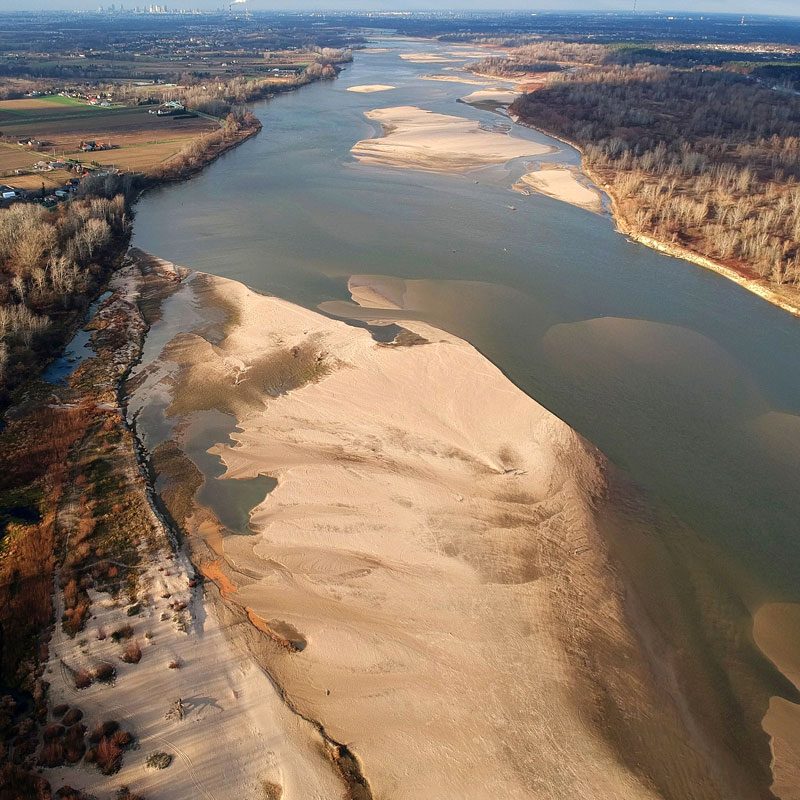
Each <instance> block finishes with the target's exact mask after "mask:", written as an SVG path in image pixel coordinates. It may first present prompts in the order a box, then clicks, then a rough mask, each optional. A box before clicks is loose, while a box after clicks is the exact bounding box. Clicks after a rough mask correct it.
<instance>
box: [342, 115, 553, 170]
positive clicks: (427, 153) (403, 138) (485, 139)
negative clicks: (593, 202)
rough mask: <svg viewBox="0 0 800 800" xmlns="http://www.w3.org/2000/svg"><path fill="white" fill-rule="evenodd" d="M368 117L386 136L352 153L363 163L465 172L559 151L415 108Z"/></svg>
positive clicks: (359, 144) (360, 144)
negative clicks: (380, 127) (514, 159)
mask: <svg viewBox="0 0 800 800" xmlns="http://www.w3.org/2000/svg"><path fill="white" fill-rule="evenodd" d="M366 116H367V117H368V118H369V119H372V120H375V121H376V122H380V123H381V126H382V128H383V136H381V137H379V138H375V139H362V140H361V141H360V142H357V143H356V144H355V145H354V146H353V147H352V149H351V151H350V152H351V153H352V154H353V156H355V158H356V159H357V160H358V161H360V162H362V163H364V164H375V165H379V166H390V167H410V168H413V169H424V170H430V171H437V172H445V171H463V170H468V169H475V168H478V167H484V166H488V165H490V164H503V163H505V162H506V161H509V160H510V159H512V158H518V157H520V156H531V155H542V154H544V153H550V152H554V151H555V150H556V148H554V147H549V146H548V145H543V144H539V143H538V142H531V141H528V140H525V139H518V138H516V137H513V136H510V135H508V133H506V132H505V131H501V130H487V129H485V128H482V127H481V125H480V123H479V122H477V121H475V120H471V119H465V118H464V117H456V116H451V115H449V114H437V113H434V112H432V111H424V110H423V109H421V108H417V107H416V106H395V107H392V108H379V109H375V110H374V111H367V112H366Z"/></svg>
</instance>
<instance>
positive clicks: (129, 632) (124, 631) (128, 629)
mask: <svg viewBox="0 0 800 800" xmlns="http://www.w3.org/2000/svg"><path fill="white" fill-rule="evenodd" d="M131 636H133V626H131V625H123V626H122V627H121V628H117V630H115V631H114V633H112V634H111V639H112V641H115V642H119V641H120V640H122V639H130V638H131Z"/></svg>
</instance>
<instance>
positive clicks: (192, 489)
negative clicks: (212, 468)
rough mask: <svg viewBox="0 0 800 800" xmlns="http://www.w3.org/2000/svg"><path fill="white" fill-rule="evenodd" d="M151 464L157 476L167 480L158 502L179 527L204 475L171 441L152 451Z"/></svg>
mask: <svg viewBox="0 0 800 800" xmlns="http://www.w3.org/2000/svg"><path fill="white" fill-rule="evenodd" d="M150 463H151V464H152V467H153V470H154V471H155V472H156V474H157V475H160V476H163V477H164V478H165V479H166V486H165V487H164V488H163V489H162V490H161V492H160V495H161V499H162V500H163V501H164V505H166V507H167V511H169V513H170V516H171V517H172V519H173V520H175V522H176V523H177V524H178V525H179V526H181V527H182V526H183V524H184V523H185V521H186V518H187V517H188V516H189V515H190V514H191V510H192V501H193V500H194V496H195V493H196V492H197V490H198V489H199V488H200V487H201V486H202V484H203V473H202V472H200V470H199V469H198V468H197V467H196V466H195V464H194V462H193V461H192V460H191V459H190V458H188V457H187V456H186V455H185V454H184V453H183V451H182V450H181V449H180V447H178V444H177V443H176V442H174V441H172V440H169V441H166V442H162V443H161V444H160V445H159V446H158V447H156V449H155V450H153V452H152V455H151V462H150Z"/></svg>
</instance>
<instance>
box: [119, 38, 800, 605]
mask: <svg viewBox="0 0 800 800" xmlns="http://www.w3.org/2000/svg"><path fill="white" fill-rule="evenodd" d="M378 44H379V45H380V46H381V47H385V48H388V50H387V51H386V52H371V53H357V54H356V57H355V61H354V63H353V64H352V65H348V67H347V68H346V69H345V70H344V71H343V72H342V73H341V75H340V76H339V78H338V79H337V80H336V81H329V82H323V83H316V84H313V85H311V86H308V87H304V88H302V89H301V90H299V91H296V92H292V93H287V94H284V95H280V96H278V97H276V98H274V99H273V100H270V101H268V102H263V103H258V104H256V106H255V108H254V111H255V113H256V114H257V116H258V117H259V118H260V119H261V121H262V122H263V125H264V128H263V131H262V132H261V133H260V135H258V136H257V137H255V138H253V139H251V140H249V141H248V142H246V143H245V144H243V145H242V146H240V147H238V148H236V149H235V150H233V151H231V152H230V153H228V154H226V155H224V156H223V157H222V158H220V159H219V160H217V161H216V162H215V163H213V164H212V165H210V166H209V167H208V168H207V169H205V170H204V171H203V172H202V173H201V174H200V175H198V176H197V177H196V178H194V179H192V180H190V181H188V182H186V183H183V184H179V185H171V186H166V187H163V188H161V189H158V190H156V191H153V192H150V193H148V194H147V195H146V196H145V197H144V199H143V200H141V201H140V202H139V204H138V207H137V213H136V224H135V236H134V242H133V243H134V244H135V245H136V246H138V247H140V248H142V249H144V250H147V251H149V252H152V253H154V254H157V255H158V256H160V257H162V258H166V259H169V260H171V261H174V262H176V263H178V264H182V265H185V266H189V267H192V268H196V269H199V270H204V271H207V272H210V273H213V274H217V275H222V276H225V277H229V278H233V279H236V280H239V281H242V282H243V283H246V284H247V285H249V286H251V287H253V288H255V289H258V290H262V291H265V292H268V293H271V294H275V295H278V296H280V297H283V298H285V299H288V300H291V301H293V302H296V303H299V304H301V305H304V306H307V307H309V308H317V307H318V305H319V304H320V303H324V302H326V301H332V300H338V301H346V300H348V299H349V293H348V291H347V281H348V278H350V276H352V275H380V276H386V277H390V278H396V279H401V280H404V281H413V282H414V283H413V284H410V283H409V284H408V286H409V287H410V288H411V289H412V291H409V293H408V296H409V298H412V299H413V305H412V307H411V308H410V309H409V312H408V313H406V314H405V316H406V317H416V318H419V319H423V320H425V321H428V322H430V323H432V324H434V325H436V326H438V327H440V328H443V329H446V330H448V331H450V332H452V333H454V334H457V335H458V336H461V337H463V338H464V339H466V340H468V341H469V342H471V343H472V344H473V345H475V346H476V347H477V348H478V349H479V350H480V351H481V352H483V353H484V354H485V355H486V356H487V357H488V358H490V359H491V360H492V361H493V362H494V363H495V364H497V365H498V366H499V367H500V368H501V369H502V370H503V371H504V372H505V373H506V374H507V375H508V376H509V377H510V378H511V379H512V380H513V381H514V382H515V383H516V384H517V385H518V386H520V387H521V388H522V389H523V390H524V391H525V392H527V393H528V394H529V395H530V396H531V397H533V398H535V399H536V400H537V401H539V402H540V403H542V404H543V405H545V406H546V407H547V408H549V409H550V410H551V411H553V412H554V413H555V414H556V415H557V416H559V417H560V418H562V419H564V420H565V421H566V422H568V423H569V424H570V425H571V426H572V427H574V428H575V429H576V430H578V431H579V432H580V433H581V434H583V435H584V436H585V437H586V438H588V439H589V440H590V441H591V442H593V443H594V444H595V445H597V446H598V447H599V448H600V449H601V450H602V451H603V452H604V453H605V454H606V455H607V456H608V457H609V458H610V459H611V461H612V462H613V463H614V464H615V465H616V466H617V467H618V468H619V469H620V470H621V471H622V472H624V473H626V474H627V476H629V478H630V479H631V480H632V481H633V482H634V483H635V484H636V485H637V486H638V487H640V489H641V490H643V492H644V493H645V495H646V496H647V497H648V498H649V501H650V502H651V503H652V504H654V505H658V506H659V507H663V508H665V509H667V510H668V512H669V514H671V515H674V517H675V518H676V519H677V520H679V521H680V523H681V526H682V527H683V526H685V527H686V528H687V529H689V530H691V531H692V534H693V535H694V536H696V537H697V538H698V541H702V542H707V543H710V544H712V545H713V546H714V547H715V548H716V549H718V550H719V551H720V552H724V553H725V554H726V555H728V556H730V557H731V559H732V560H733V561H734V562H735V563H736V564H737V565H738V567H742V568H743V570H744V572H746V574H747V581H748V583H749V584H751V585H754V586H756V587H757V589H756V593H757V595H758V598H759V600H778V599H782V600H790V601H797V600H800V590H799V589H798V587H800V580H798V579H800V535H798V532H799V530H798V528H799V526H798V520H800V492H798V486H800V369H798V367H800V320H797V319H795V318H793V317H791V316H790V315H789V314H787V313H786V312H783V311H781V310H779V309H777V308H775V307H773V306H771V305H769V304H767V303H766V302H765V301H763V300H761V299H760V298H758V297H756V296H754V295H752V294H750V293H748V292H747V291H745V290H743V289H741V288H740V287H738V286H736V285H734V284H733V283H730V282H728V281H726V280H725V279H724V278H722V277H720V276H718V275H716V274H714V273H712V272H709V271H706V270H704V269H702V268H700V267H697V266H695V265H693V264H689V263H687V262H684V261H681V260H678V259H673V258H669V257H666V256H662V255H659V254H657V253H655V252H653V251H651V250H649V249H647V248H646V247H644V246H642V245H639V244H636V243H632V242H630V241H628V240H626V239H625V238H624V237H623V236H621V235H619V234H618V233H616V232H615V230H614V226H613V222H612V220H611V219H610V218H609V217H608V216H600V215H597V214H592V213H589V212H587V211H584V210H581V209H578V208H575V207H572V206H569V205H566V204H564V203H561V202H559V201H557V200H553V199H550V198H547V197H543V196H535V195H534V196H530V197H521V196H520V195H518V194H515V193H513V192H512V191H511V189H510V186H511V183H512V182H513V180H512V178H513V177H514V176H516V175H518V174H520V173H521V172H522V171H523V168H524V165H523V160H517V161H512V162H510V163H509V164H507V165H505V166H502V167H491V168H487V169H483V170H480V171H476V172H472V173H468V174H465V175H451V174H448V175H441V174H433V173H426V172H421V171H414V170H404V169H390V168H379V167H375V166H370V165H361V164H358V163H356V162H355V161H354V160H353V159H352V157H351V156H350V154H349V151H350V148H351V147H352V145H353V144H354V143H355V142H356V141H358V140H359V139H362V138H366V137H369V136H372V135H377V130H376V126H375V125H373V124H372V123H371V122H370V121H369V120H367V119H366V118H365V117H364V112H365V111H368V110H370V109H373V108H380V107H386V106H395V105H415V106H419V107H421V108H424V109H429V110H432V111H437V112H441V113H448V114H456V115H461V116H465V117H469V118H472V119H478V120H481V121H484V122H486V123H488V124H495V123H496V122H497V121H498V117H497V115H496V114H494V113H492V112H490V111H486V110H481V109H478V108H473V107H471V106H468V105H465V104H464V103H458V102H457V99H458V98H459V97H461V96H463V95H465V94H467V93H469V92H470V91H472V90H473V89H474V88H476V87H474V86H468V85H464V84H460V83H452V82H440V81H429V80H422V76H424V75H428V74H431V73H434V72H435V73H442V71H443V69H444V68H446V67H450V66H453V65H456V66H457V65H458V64H459V63H463V62H464V61H465V60H469V59H465V58H464V57H463V56H462V57H461V58H460V59H459V61H453V62H441V63H411V62H409V61H405V60H402V59H401V58H400V55H399V54H400V53H408V52H434V53H439V54H441V53H445V55H446V52H447V49H448V48H447V47H446V46H444V45H439V44H437V43H433V42H418V41H414V42H403V41H399V40H391V39H390V40H387V41H384V42H380V43H378ZM449 74H450V75H454V74H455V73H454V72H450V73H449ZM371 83H385V84H392V85H394V86H396V87H397V88H396V89H394V90H392V91H387V92H382V93H376V94H360V93H355V92H348V91H346V89H347V87H348V86H354V85H359V84H371ZM512 135H514V136H520V137H525V138H531V139H535V140H537V141H542V142H547V143H549V144H554V145H557V146H558V148H559V151H560V152H558V153H556V154H554V155H552V156H547V157H545V159H548V158H549V159H551V160H555V161H561V162H567V163H573V164H574V163H578V161H579V157H578V154H577V153H576V152H575V151H573V150H572V149H571V148H567V147H566V146H564V145H562V144H560V143H558V142H555V141H554V140H552V139H550V138H549V137H547V136H544V135H542V134H540V133H538V132H535V131H531V130H528V129H525V128H522V127H520V126H514V128H513V131H512ZM512 205H513V206H515V207H516V210H512V209H511V208H509V206H512ZM408 390H409V391H414V387H411V386H410V387H409V388H408Z"/></svg>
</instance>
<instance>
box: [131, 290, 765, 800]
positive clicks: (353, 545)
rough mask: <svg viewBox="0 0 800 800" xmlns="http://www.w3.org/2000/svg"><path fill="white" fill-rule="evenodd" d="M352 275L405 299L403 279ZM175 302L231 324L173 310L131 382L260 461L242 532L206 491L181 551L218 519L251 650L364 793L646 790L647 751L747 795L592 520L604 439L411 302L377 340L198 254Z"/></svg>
mask: <svg viewBox="0 0 800 800" xmlns="http://www.w3.org/2000/svg"><path fill="white" fill-rule="evenodd" d="M351 291H352V296H353V298H354V300H356V301H358V302H360V303H363V304H364V305H368V306H371V307H375V308H377V311H378V313H377V316H380V312H381V311H384V312H385V313H387V314H398V315H399V314H402V304H403V294H402V287H401V286H400V285H399V284H398V285H397V286H395V287H394V288H393V287H392V286H388V285H387V286H382V285H381V284H380V282H374V281H371V280H369V279H362V280H360V281H358V282H355V281H354V282H353V283H352V284H351ZM170 303H171V305H170V313H171V314H172V315H177V317H178V318H180V315H181V314H182V313H184V312H183V311H182V309H198V308H199V309H203V313H204V314H205V313H208V314H210V315H211V318H212V319H218V318H219V312H220V310H224V311H225V314H226V315H227V321H226V322H225V323H224V326H223V328H224V334H223V335H222V336H221V337H220V330H221V329H220V327H219V324H217V325H215V327H214V335H213V336H212V337H211V339H212V341H209V340H208V339H207V338H206V336H207V335H209V334H204V332H203V329H202V328H198V327H197V320H196V319H195V320H194V321H193V322H191V324H188V323H187V324H188V327H187V328H185V329H184V330H182V331H181V332H179V333H178V334H177V336H174V338H173V339H172V341H171V342H170V343H168V344H167V347H166V349H165V350H164V353H163V355H162V357H161V358H160V359H157V360H156V361H154V362H152V363H151V364H150V365H145V367H144V370H145V372H146V373H147V378H146V380H144V381H142V382H141V383H140V386H139V388H138V389H137V392H136V394H135V396H134V401H135V403H137V404H139V407H146V406H147V403H148V398H153V399H159V398H160V397H161V394H162V392H163V390H164V389H166V391H167V392H168V393H169V395H170V396H171V397H172V407H173V411H172V413H177V414H179V415H180V416H179V417H178V419H182V418H187V419H188V418H190V417H191V416H192V415H193V414H195V413H197V410H198V409H200V408H214V407H220V408H223V409H224V410H225V411H226V412H228V413H235V415H236V418H237V421H238V423H237V424H238V429H237V431H236V432H234V433H233V436H232V439H233V441H234V444H233V445H229V444H219V445H217V446H215V447H214V448H212V452H214V453H217V454H219V455H220V456H221V458H222V459H223V462H224V464H225V467H226V473H225V478H227V479H231V478H233V479H247V478H251V477H253V476H255V475H259V474H268V475H271V476H273V477H275V478H276V479H277V487H276V488H275V489H274V490H273V491H272V492H271V493H270V494H269V495H268V496H267V497H266V498H265V499H264V501H263V502H262V503H261V504H260V505H258V506H257V508H256V509H255V511H254V512H253V515H252V527H253V528H254V529H255V531H256V533H255V535H253V536H249V537H248V536H229V535H226V534H225V533H224V531H222V532H220V529H219V524H218V523H216V522H215V521H214V520H213V515H211V517H209V512H208V510H207V509H205V510H204V509H201V508H199V507H196V508H195V512H194V516H193V518H192V520H190V522H189V530H190V532H192V533H193V535H194V536H195V537H198V538H197V542H198V544H197V545H195V549H197V547H199V546H200V544H201V543H202V540H203V538H202V537H208V536H209V534H211V538H207V539H206V541H207V542H208V546H210V547H213V549H214V551H215V554H214V555H213V558H212V560H213V564H214V566H213V568H206V569H204V571H205V573H206V574H207V575H208V576H209V578H211V579H213V580H215V582H217V583H219V584H220V585H221V586H222V587H223V588H224V589H225V594H226V596H227V597H228V600H229V602H231V603H233V604H234V605H235V606H236V607H238V608H239V609H241V610H243V611H244V610H246V611H247V613H248V615H250V618H251V620H255V622H256V623H257V625H258V628H259V630H262V631H266V632H267V634H268V635H267V636H264V637H263V639H264V641H265V642H266V644H265V645H264V647H265V648H266V649H265V650H264V651H263V653H261V656H260V658H262V662H261V663H263V665H264V666H265V668H266V669H267V671H268V672H269V674H270V675H271V676H272V678H273V680H275V681H276V683H277V684H278V685H279V686H280V687H281V692H282V693H283V694H284V696H285V697H287V698H288V699H290V702H291V704H292V706H293V707H294V708H296V709H297V710H298V711H299V712H300V713H301V714H302V716H304V717H307V718H308V719H313V720H316V721H318V722H319V724H321V725H322V726H323V727H324V729H325V730H326V731H327V732H328V734H329V735H330V736H332V737H333V738H334V739H336V740H337V741H339V742H346V743H347V744H348V746H349V747H350V749H351V751H352V752H353V753H354V754H355V755H356V756H357V758H358V762H359V764H360V765H361V769H362V771H363V774H364V776H365V778H366V779H367V780H368V782H369V785H370V787H371V789H370V791H371V793H372V794H371V796H373V797H392V798H417V797H420V796H436V797H437V798H443V800H446V798H453V799H454V800H455V798H459V800H462V799H463V798H475V800H479V799H480V800H488V798H489V797H490V796H491V797H496V796H498V795H502V796H504V797H509V798H520V800H521V799H522V798H532V797H533V798H542V799H543V800H544V798H547V800H550V798H554V797H558V798H561V797H563V798H567V797H584V796H586V797H588V796H591V797H597V798H609V800H610V798H615V799H616V798H637V800H638V799H639V798H642V799H644V798H656V797H662V796H668V795H666V794H664V793H663V792H662V791H661V790H660V789H659V788H658V785H657V783H654V782H653V780H654V779H653V778H651V777H648V775H649V774H650V770H649V767H648V764H650V763H652V764H653V765H655V764H656V762H659V763H661V764H662V765H663V763H665V762H666V763H671V762H672V761H673V760H674V763H673V765H672V769H671V772H672V773H674V775H675V777H674V781H675V786H673V787H672V789H674V790H675V791H676V792H677V793H678V794H681V793H682V792H683V793H686V796H697V795H696V794H692V793H691V792H692V790H691V787H692V786H701V785H702V786H706V787H708V788H707V791H705V792H704V793H703V795H702V796H703V797H707V798H715V800H716V799H718V798H721V797H725V798H726V800H727V798H738V797H741V798H742V800H745V799H747V800H749V798H750V797H752V794H751V793H750V788H749V787H748V784H747V783H746V781H743V782H742V786H741V787H738V788H737V782H736V778H735V777H734V776H735V775H736V773H737V766H736V764H735V763H734V762H733V761H732V760H730V763H727V762H728V757H726V756H723V757H722V761H721V762H720V763H725V764H726V766H725V767H724V768H723V770H722V771H723V773H724V771H725V769H728V770H729V772H730V775H731V781H730V785H726V786H721V785H720V784H719V783H718V780H719V769H718V767H719V765H718V764H715V765H714V766H713V768H712V765H711V764H710V763H708V762H706V760H705V758H704V756H703V755H702V753H704V752H713V748H712V749H708V748H707V745H706V743H704V742H702V741H701V739H698V737H701V734H700V729H699V728H696V727H694V726H690V727H689V728H688V729H687V728H686V727H685V726H684V724H683V722H682V721H681V714H682V713H683V712H682V711H680V708H681V704H680V701H679V699H678V698H673V696H672V694H671V692H672V691H674V687H673V688H670V687H667V686H662V685H661V684H660V683H659V681H658V680H656V678H655V677H654V675H653V673H652V672H651V669H650V667H649V665H648V664H649V662H648V657H647V655H646V652H645V651H644V650H643V649H642V646H641V644H640V640H639V637H638V634H637V632H636V631H635V630H634V629H633V627H632V625H631V623H630V621H629V619H628V617H627V615H626V613H625V610H624V597H625V589H624V585H623V583H621V581H620V577H619V576H618V574H617V572H616V570H615V568H614V566H613V564H612V563H611V562H610V560H609V556H608V553H607V549H606V545H605V543H604V541H603V539H602V537H601V536H600V535H599V533H598V530H597V528H596V526H595V522H594V508H595V505H596V504H597V503H599V502H601V497H602V496H603V493H604V491H605V489H604V486H605V479H604V473H603V463H604V462H603V459H602V457H601V456H600V455H599V454H598V453H597V452H596V451H594V449H593V448H591V446H589V445H587V443H585V442H584V441H582V440H581V439H580V438H579V437H578V436H576V434H575V433H574V432H572V431H571V430H570V429H569V428H568V427H567V426H566V425H565V424H564V423H562V422H560V421H559V420H558V419H556V418H555V417H553V416H552V415H551V414H549V413H548V412H547V411H546V410H545V409H543V408H542V407H541V406H539V405H538V404H537V403H535V402H534V401H533V400H531V399H530V398H529V397H527V396H526V395H524V394H523V393H522V392H521V391H519V390H518V389H517V388H516V387H514V386H513V385H512V384H510V383H509V381H508V380H507V379H506V378H505V377H504V376H503V375H502V373H500V372H499V370H497V368H495V367H494V366H493V365H492V364H490V363H489V362H488V361H487V360H486V359H484V358H483V357H482V356H481V355H480V354H478V353H477V352H476V351H475V350H474V349H473V348H472V347H470V346H469V345H468V344H466V343H465V342H463V341H462V340H459V339H457V338H456V337H453V336H451V335H449V334H446V333H443V332H442V331H439V330H436V329H433V328H431V327H430V326H428V325H425V324H423V323H419V322H402V323H401V324H402V325H403V327H404V328H405V330H406V333H405V334H403V335H402V336H401V337H398V339H397V341H396V342H395V343H394V344H391V343H390V344H386V343H379V342H376V341H375V340H374V339H373V338H372V337H371V335H370V334H369V332H368V331H366V330H364V329H361V328H353V327H350V326H347V325H345V324H343V323H341V322H337V321H334V320H331V319H329V318H327V317H324V316H322V315H320V314H317V313H315V312H312V311H309V310H307V309H303V308H299V307H297V306H293V305H291V304H289V303H286V302H284V301H282V300H279V299H278V298H274V297H266V296H263V295H259V294H256V293H254V292H252V291H250V290H248V289H246V288H245V287H244V286H242V285H241V284H238V283H235V282H233V281H228V280H224V279H221V278H212V277H209V276H199V275H195V276H194V277H192V278H190V279H189V280H188V281H186V285H185V286H184V287H183V288H182V290H181V292H179V293H177V294H176V295H175V296H174V297H173V298H172V299H171V300H170ZM366 310H367V309H365V311H366ZM159 402H160V400H159ZM185 429H186V428H185V426H184V425H182V424H181V425H178V427H177V428H176V436H177V439H178V442H179V443H180V441H181V434H180V430H185ZM202 546H203V547H204V546H206V545H202ZM210 563H211V561H207V564H210ZM253 630H255V628H253ZM652 635H657V634H655V633H654V632H653V633H652ZM291 640H295V641H301V642H302V643H303V644H302V647H301V648H296V647H289V646H288V645H287V644H281V642H282V641H283V642H284V643H288V644H291ZM608 697H613V698H614V704H615V708H617V711H615V712H614V715H612V717H611V718H609V717H607V709H606V706H605V703H606V699H605V698H608ZM617 714H621V717H620V719H624V720H625V723H624V725H623V726H622V727H623V728H624V729H625V730H626V731H627V733H626V734H625V735H624V736H623V735H621V728H620V723H619V721H618V719H617V716H616V715H617ZM612 719H617V721H616V722H612ZM656 731H658V735H657V736H654V734H655V732H656ZM630 737H632V738H630ZM628 739H629V740H630V741H635V742H638V743H639V744H637V745H636V748H637V755H636V756H635V761H636V763H637V764H638V766H636V767H635V768H634V767H633V766H632V764H630V763H629V762H628V760H627V759H628V758H629V756H630V754H629V753H627V748H628V745H623V744H622V743H623V742H624V741H627V740H628ZM668 771H669V770H668ZM653 774H657V772H655V773H653ZM489 787H491V789H489ZM715 787H716V788H715ZM302 796H303V795H298V794H296V793H295V792H288V791H287V793H286V794H285V797H286V798H292V797H302ZM321 796H322V795H321Z"/></svg>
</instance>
